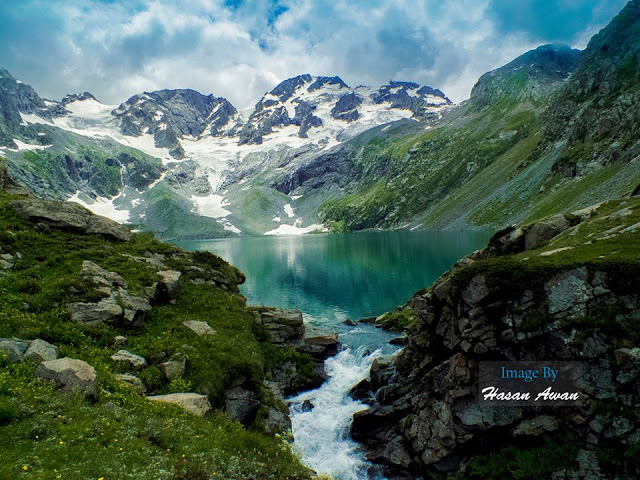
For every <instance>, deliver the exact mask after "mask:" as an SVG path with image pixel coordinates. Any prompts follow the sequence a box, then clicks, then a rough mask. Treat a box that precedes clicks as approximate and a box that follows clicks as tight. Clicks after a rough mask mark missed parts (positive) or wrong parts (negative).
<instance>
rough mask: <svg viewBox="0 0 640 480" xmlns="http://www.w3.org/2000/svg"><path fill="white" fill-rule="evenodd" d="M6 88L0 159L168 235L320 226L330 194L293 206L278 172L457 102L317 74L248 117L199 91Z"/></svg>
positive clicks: (53, 191) (43, 186) (47, 189)
mask: <svg viewBox="0 0 640 480" xmlns="http://www.w3.org/2000/svg"><path fill="white" fill-rule="evenodd" d="M3 85H4V86H3V89H2V95H1V97H2V98H3V100H2V101H3V105H6V107H4V109H3V117H2V118H3V121H2V128H3V130H2V132H3V133H2V135H3V138H6V140H5V141H4V143H3V146H4V147H5V148H2V150H0V154H1V155H4V156H5V157H7V159H8V161H9V172H10V174H11V175H12V176H13V177H14V178H15V179H16V180H17V181H19V182H21V183H22V184H24V185H26V186H27V187H28V188H30V189H31V190H32V191H33V192H34V193H36V194H37V195H39V196H44V197H49V198H60V199H62V198H68V199H72V200H74V201H77V202H80V203H82V204H83V205H85V206H87V207H88V208H90V209H92V210H94V211H95V212H97V213H100V214H103V215H107V216H109V217H111V218H114V219H117V220H118V221H125V222H128V223H132V224H136V225H140V226H141V228H147V229H151V230H153V231H155V232H157V233H158V234H160V235H162V236H165V237H185V236H190V237H212V236H225V235H235V234H239V233H243V234H262V233H265V232H267V233H269V232H271V233H275V234H277V233H291V232H293V233H301V232H305V231H311V230H315V229H322V228H323V226H322V225H321V224H320V222H319V219H318V216H317V211H316V208H315V206H314V205H315V203H318V202H320V201H322V200H324V196H322V198H319V199H316V200H314V202H315V203H314V205H311V206H309V207H307V206H305V205H302V206H301V208H300V209H299V211H298V212H295V213H294V208H293V206H292V204H293V202H294V201H295V199H294V198H292V197H289V196H288V195H286V194H284V195H283V194H282V192H281V191H280V190H278V189H277V188H274V186H273V185H272V184H273V183H274V182H275V183H277V182H278V181H277V180H273V177H274V175H275V176H277V177H278V178H279V177H280V176H282V175H283V174H284V173H286V172H290V171H291V170H292V168H294V167H295V166H296V165H297V164H298V162H301V161H303V160H305V159H309V158H315V157H316V156H317V155H319V154H321V153H323V152H328V151H331V150H332V148H334V147H335V146H337V145H340V144H341V143H343V142H345V141H348V140H349V139H350V138H353V137H354V136H356V135H358V134H360V133H361V132H364V131H366V130H368V129H370V128H371V127H375V126H377V125H381V124H386V123H388V122H390V121H396V120H400V119H406V118H410V119H412V122H413V123H416V122H421V123H426V124H428V123H433V122H434V121H437V120H438V119H439V118H440V117H441V115H442V113H443V112H444V111H446V109H448V108H450V107H451V105H452V103H451V101H450V100H449V99H448V98H446V96H445V95H444V94H443V93H442V92H441V91H440V90H436V89H433V88H431V87H423V86H420V85H418V84H415V83H408V82H390V83H389V84H387V85H383V86H382V87H380V88H378V89H374V88H368V87H362V86H360V87H356V88H350V87H349V86H348V85H347V84H346V83H345V82H344V81H343V80H341V79H340V78H339V77H314V76H311V75H300V76H297V77H294V78H291V79H287V80H285V81H283V82H281V83H280V84H279V85H277V86H276V87H275V88H273V89H272V90H271V91H270V92H267V93H266V94H265V95H264V96H263V97H262V98H261V99H260V100H259V101H258V102H257V103H256V105H255V107H254V108H253V109H252V110H251V111H250V112H249V111H245V112H239V111H238V110H237V109H236V108H235V107H234V106H233V105H232V104H231V103H230V102H229V101H228V100H226V99H224V98H222V97H215V96H213V95H203V94H200V93H198V92H196V91H193V90H160V91H155V92H144V93H142V94H139V95H134V96H133V97H131V98H129V99H128V100H127V101H126V102H124V103H122V104H120V105H118V106H113V105H105V104H102V103H101V102H100V101H98V100H97V99H96V98H95V97H94V96H93V95H92V94H91V93H89V92H85V93H82V94H73V95H67V96H66V97H65V98H63V99H62V101H60V102H54V101H49V100H43V99H41V98H40V97H39V96H38V95H37V94H36V93H35V91H33V89H32V88H31V87H29V86H27V85H26V84H24V83H22V82H20V81H18V80H16V79H15V78H13V77H12V76H10V75H9V74H8V72H4V74H3ZM289 163H291V164H292V165H291V166H288V164H289ZM292 174H294V173H293V172H292ZM296 210H297V209H296Z"/></svg>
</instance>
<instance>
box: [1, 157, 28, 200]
mask: <svg viewBox="0 0 640 480" xmlns="http://www.w3.org/2000/svg"><path fill="white" fill-rule="evenodd" d="M0 192H7V193H10V194H12V195H26V194H27V190H26V189H25V188H24V187H23V186H22V185H20V184H19V183H17V182H16V181H15V180H13V179H12V178H11V177H10V176H9V172H7V167H6V165H4V163H2V162H0Z"/></svg>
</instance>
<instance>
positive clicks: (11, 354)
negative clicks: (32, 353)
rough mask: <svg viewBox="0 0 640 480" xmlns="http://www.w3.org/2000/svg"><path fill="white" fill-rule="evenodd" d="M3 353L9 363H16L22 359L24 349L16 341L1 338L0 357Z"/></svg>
mask: <svg viewBox="0 0 640 480" xmlns="http://www.w3.org/2000/svg"><path fill="white" fill-rule="evenodd" d="M5 355H6V358H7V361H8V362H9V363H18V362H21V361H22V357H23V355H24V350H23V349H22V348H21V346H20V343H19V342H18V341H14V340H8V339H2V340H0V357H3V356H5Z"/></svg>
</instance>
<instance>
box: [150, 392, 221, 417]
mask: <svg viewBox="0 0 640 480" xmlns="http://www.w3.org/2000/svg"><path fill="white" fill-rule="evenodd" d="M147 399H148V400H150V401H152V402H164V403H172V404H174V405H178V406H179V407H181V408H183V409H184V410H186V411H187V412H189V413H191V414H193V415H196V416H198V417H204V416H205V415H206V414H207V413H209V412H210V411H211V404H210V403H209V397H207V396H206V395H200V394H198V393H170V394H168V395H152V396H149V397H147Z"/></svg>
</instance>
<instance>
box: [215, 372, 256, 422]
mask: <svg viewBox="0 0 640 480" xmlns="http://www.w3.org/2000/svg"><path fill="white" fill-rule="evenodd" d="M224 405H225V408H224V411H225V413H226V414H227V415H229V416H230V417H231V418H233V419H234V420H238V421H239V422H240V423H242V424H244V425H249V424H251V423H252V422H253V420H254V419H255V417H256V413H257V412H258V407H259V406H260V396H259V395H258V393H257V392H256V391H255V389H253V388H251V387H250V386H249V385H248V382H247V379H246V378H244V377H240V378H236V379H235V380H234V381H233V383H232V384H231V386H230V387H229V389H228V390H227V392H226V393H225V404H224Z"/></svg>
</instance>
